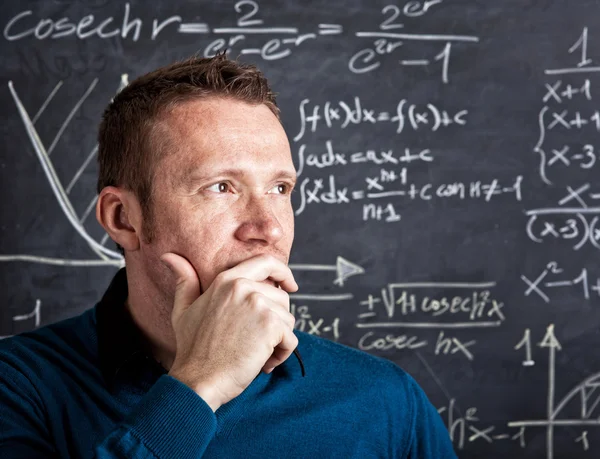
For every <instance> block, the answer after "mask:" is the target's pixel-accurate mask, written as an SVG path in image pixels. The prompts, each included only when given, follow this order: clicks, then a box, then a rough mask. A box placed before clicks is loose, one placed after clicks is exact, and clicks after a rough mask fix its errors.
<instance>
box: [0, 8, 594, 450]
mask: <svg viewBox="0 0 600 459" xmlns="http://www.w3.org/2000/svg"><path fill="white" fill-rule="evenodd" d="M150 5H151V6H150ZM0 17H1V18H2V21H1V22H2V24H1V27H2V31H3V35H2V38H1V41H0V51H1V55H2V64H1V68H0V83H1V84H0V115H1V116H2V123H0V129H1V130H2V132H3V136H2V140H1V141H2V147H1V152H2V153H1V161H0V203H1V206H2V213H1V214H2V220H1V235H2V237H1V240H0V261H1V265H0V266H1V269H2V275H1V276H0V282H1V284H0V295H1V301H2V302H1V304H2V307H1V308H0V335H3V336H9V335H12V334H16V333H19V332H22V331H25V330H29V329H33V328H35V327H39V326H43V325H45V324H49V323H51V322H54V321H57V320H60V319H63V318H67V317H69V316H73V315H76V314H79V313H81V312H82V311H84V310H85V309H88V308H90V307H92V306H93V304H94V303H95V302H96V301H97V300H98V299H99V297H100V295H101V293H102V292H103V291H104V289H105V288H106V286H107V285H108V282H109V280H110V279H111V277H112V276H113V274H114V273H115V271H116V269H117V268H118V267H119V266H121V265H122V259H121V257H120V255H119V254H118V253H117V252H116V249H115V247H114V244H113V243H112V242H111V241H110V240H107V237H106V235H105V234H104V233H103V231H102V230H101V228H100V226H99V225H98V224H97V222H96V221H95V218H94V211H93V208H94V204H95V180H96V173H97V167H96V163H95V155H96V140H95V139H96V132H97V125H98V122H99V119H100V115H101V113H102V110H103V108H104V107H105V106H106V104H107V103H108V101H109V100H110V98H111V97H112V96H113V95H114V94H115V92H117V91H118V90H119V88H121V87H122V86H123V85H125V84H127V82H128V81H129V80H131V79H133V78H134V77H136V76H138V75H140V74H143V73H145V72H147V71H150V70H152V69H154V68H156V67H158V66H160V65H163V64H167V63H170V62H172V61H174V60H178V59H182V58H185V57H188V56H190V55H192V54H200V55H206V56H210V55H213V54H214V53H216V52H218V51H220V50H224V49H228V50H229V55H230V56H231V57H239V58H240V59H241V60H244V61H247V62H253V63H256V64H257V65H259V67H260V68H261V69H262V70H263V71H264V72H265V73H266V75H267V76H268V78H269V79H270V81H271V84H272V85H273V87H274V89H275V90H276V91H277V92H278V93H279V99H278V101H279V105H280V107H281V109H282V117H283V123H284V126H285V128H286V131H287V133H288V135H289V138H290V142H291V145H292V152H293V155H294V161H295V163H296V166H297V169H298V173H299V184H298V188H297V191H296V192H295V195H294V198H293V199H294V208H295V213H296V240H295V245H294V250H293V253H292V268H293V270H294V273H295V276H296V278H297V280H298V283H299V284H300V286H301V289H300V291H299V292H298V293H297V294H295V295H294V296H293V311H294V314H295V315H296V317H297V327H298V328H299V329H302V330H304V331H306V332H308V333H313V334H318V335H320V336H323V337H325V338H327V339H331V340H335V341H338V342H340V343H344V344H347V345H350V346H353V347H357V348H360V349H363V350H365V351H367V352H370V353H373V354H377V355H380V356H382V357H385V358H388V359H390V360H393V361H394V362H396V363H398V364H399V365H400V366H401V367H403V368H404V369H405V370H407V371H408V372H409V373H410V374H412V375H413V376H414V377H415V378H416V379H417V380H418V382H419V383H420V384H421V385H422V387H423V388H424V389H425V391H426V392H427V394H428V395H429V397H430V399H431V400H432V402H433V403H434V405H435V406H437V407H438V408H439V412H440V413H441V416H442V417H443V419H444V421H445V422H446V424H447V426H448V429H449V432H450V436H451V438H452V441H453V443H454V446H455V448H456V451H457V453H458V455H459V457H461V458H508V457H510V458H516V457H528V458H534V457H535V458H548V459H551V458H554V459H558V458H568V459H572V458H596V457H599V456H600V425H599V424H600V391H597V389H598V387H599V386H600V373H599V371H600V351H598V349H600V332H599V329H600V266H599V262H598V260H599V259H600V251H599V250H598V249H600V221H599V220H600V185H599V184H598V179H597V178H598V177H599V175H598V171H599V168H600V158H599V149H600V108H599V106H598V104H597V101H598V100H599V98H600V74H599V72H600V45H598V43H599V38H600V19H599V18H600V2H597V1H585V0H582V1H577V2H573V1H570V2H567V1H566V0H562V1H560V0H553V1H551V0H538V1H533V0H527V1H526V0H505V1H501V2H484V1H480V0H472V1H466V0H464V1H461V0H456V1H451V0H427V1H401V2H397V3H389V2H386V1H368V2H367V1H366V0H354V1H310V2H308V1H302V2H301V1H297V2H284V1H268V2H267V1H261V2H258V1H253V0H240V1H237V2H236V1H234V0H232V1H210V2H209V1H191V0H188V1H185V0H176V1H155V2H151V3H150V2H142V1H134V0H132V1H130V2H118V1H101V0H97V1H86V2H79V1H70V2H68V1H54V2H48V1H18V2H17V1H9V2H3V3H2V5H1V6H0Z"/></svg>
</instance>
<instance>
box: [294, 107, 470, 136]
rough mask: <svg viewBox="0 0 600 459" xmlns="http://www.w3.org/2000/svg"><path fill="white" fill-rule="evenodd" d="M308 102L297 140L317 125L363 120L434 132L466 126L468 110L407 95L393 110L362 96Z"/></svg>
mask: <svg viewBox="0 0 600 459" xmlns="http://www.w3.org/2000/svg"><path fill="white" fill-rule="evenodd" d="M309 103H310V99H303V100H302V101H301V102H300V108H299V112H300V130H299V131H298V133H297V134H296V135H295V136H294V141H295V142H297V141H299V140H300V139H302V137H304V135H305V134H306V132H307V131H310V132H311V133H314V132H315V131H316V130H317V127H318V126H323V125H324V126H325V127H326V128H329V129H330V128H332V127H336V126H339V127H340V128H341V129H345V128H347V127H348V126H356V125H361V124H367V125H369V124H377V123H391V124H393V125H394V126H395V128H396V133H397V134H401V133H402V132H403V131H404V130H405V129H413V130H415V131H416V130H418V129H419V128H421V127H422V128H425V129H429V130H431V131H432V132H435V131H437V130H438V129H440V128H447V127H449V126H452V125H458V126H465V125H466V124H467V115H468V114H469V112H468V110H458V111H447V110H444V109H441V108H439V107H437V106H436V105H434V104H426V105H425V106H419V105H416V104H411V103H409V102H408V100H407V99H402V100H400V101H399V102H398V104H397V105H396V107H395V109H394V111H393V112H388V111H378V110H375V109H373V108H366V107H365V106H364V103H363V102H362V101H361V99H360V97H355V98H354V100H353V102H351V103H347V102H346V101H337V102H331V101H326V102H325V103H324V104H323V106H322V107H321V105H319V104H313V105H312V106H308V104H309Z"/></svg>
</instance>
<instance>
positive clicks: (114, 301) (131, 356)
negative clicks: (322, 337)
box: [96, 268, 305, 387]
mask: <svg viewBox="0 0 600 459" xmlns="http://www.w3.org/2000/svg"><path fill="white" fill-rule="evenodd" d="M127 295H128V288H127V273H126V271H125V268H121V269H120V270H119V271H118V272H117V274H115V276H114V278H113V280H112V281H111V283H110V285H109V287H108V289H107V290H106V292H105V293H104V296H103V297H102V299H101V300H100V302H99V303H98V304H97V306H96V327H97V328H96V329H97V334H98V355H99V361H100V370H101V371H102V375H103V376H104V379H105V380H106V382H107V383H108V385H109V387H113V385H114V384H115V382H116V378H117V376H118V375H119V372H120V371H121V370H123V369H124V368H127V367H128V366H132V365H133V364H134V363H135V362H137V361H143V360H146V361H148V362H150V363H152V364H153V366H154V367H155V369H157V370H158V371H159V372H163V373H166V370H165V369H164V368H163V367H162V366H160V364H159V363H158V362H156V360H154V358H153V357H152V354H151V352H150V351H149V349H148V346H147V343H146V340H145V338H144V336H143V335H142V332H141V330H140V329H139V328H138V326H137V325H135V323H134V322H133V319H132V317H131V314H130V313H129V311H128V310H127V308H126V307H125V302H126V300H127ZM294 355H295V357H296V358H297V359H298V363H299V364H300V369H301V372H302V376H304V375H305V372H304V363H303V362H302V358H301V356H300V353H299V352H298V350H297V349H296V350H294Z"/></svg>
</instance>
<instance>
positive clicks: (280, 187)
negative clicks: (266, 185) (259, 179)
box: [269, 183, 290, 194]
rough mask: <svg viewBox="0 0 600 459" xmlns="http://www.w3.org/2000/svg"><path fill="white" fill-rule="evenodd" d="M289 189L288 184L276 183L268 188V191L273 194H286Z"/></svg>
mask: <svg viewBox="0 0 600 459" xmlns="http://www.w3.org/2000/svg"><path fill="white" fill-rule="evenodd" d="M289 190H290V186H289V185H288V184H286V183H278V184H277V185H275V186H274V187H273V188H271V189H270V190H269V193H275V194H287V193H288V191H289Z"/></svg>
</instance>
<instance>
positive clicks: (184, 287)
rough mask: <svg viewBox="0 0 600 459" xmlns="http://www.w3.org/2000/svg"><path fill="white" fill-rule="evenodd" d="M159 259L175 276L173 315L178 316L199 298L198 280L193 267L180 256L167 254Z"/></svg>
mask: <svg viewBox="0 0 600 459" xmlns="http://www.w3.org/2000/svg"><path fill="white" fill-rule="evenodd" d="M160 259H161V261H162V262H163V263H164V264H165V265H166V266H167V268H169V269H170V270H171V272H172V273H173V275H174V276H175V281H176V285H175V299H174V304H173V314H178V313H179V312H180V311H182V310H184V309H186V308H187V307H189V306H190V305H191V304H192V303H193V302H194V301H196V299H198V297H199V296H200V280H199V279H198V275H197V274H196V270H195V269H194V267H193V266H192V265H191V264H190V262H189V261H188V260H186V259H185V258H183V257H182V256H181V255H177V254H175V253H171V252H167V253H164V254H163V255H162V256H161V257H160Z"/></svg>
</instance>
